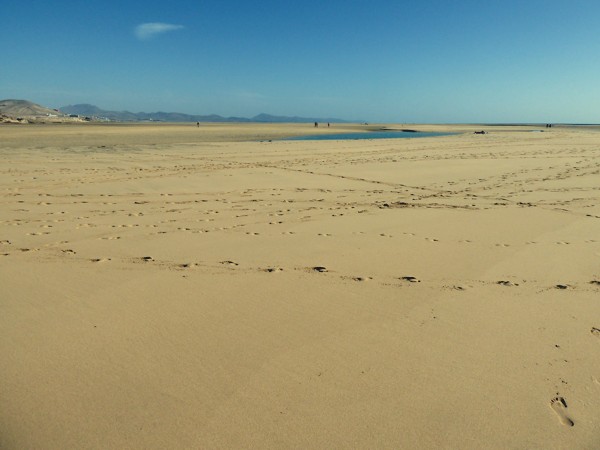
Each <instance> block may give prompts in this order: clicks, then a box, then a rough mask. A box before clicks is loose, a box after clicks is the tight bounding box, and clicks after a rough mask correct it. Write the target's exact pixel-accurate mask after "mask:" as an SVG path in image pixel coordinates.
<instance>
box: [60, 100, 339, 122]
mask: <svg viewBox="0 0 600 450" xmlns="http://www.w3.org/2000/svg"><path fill="white" fill-rule="evenodd" d="M59 110H60V111H61V112H62V113H64V114H77V115H79V116H86V117H92V118H105V119H109V120H115V121H119V122H131V121H134V122H135V121H159V122H271V123H273V122H278V123H306V122H331V123H343V122H349V121H347V120H342V119H336V118H323V117H297V116H293V117H289V116H274V115H271V114H265V113H262V114H258V115H256V116H254V117H251V118H247V117H223V116H219V115H217V114H210V115H195V114H184V113H178V112H163V111H157V112H152V113H146V112H137V113H133V112H130V111H109V110H105V109H101V108H98V107H97V106H94V105H90V104H86V103H84V104H78V105H67V106H61V107H60V108H59Z"/></svg>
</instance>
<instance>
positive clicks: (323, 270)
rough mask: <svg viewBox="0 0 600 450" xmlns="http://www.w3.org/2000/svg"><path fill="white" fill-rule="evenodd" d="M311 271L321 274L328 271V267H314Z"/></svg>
mask: <svg viewBox="0 0 600 450" xmlns="http://www.w3.org/2000/svg"><path fill="white" fill-rule="evenodd" d="M311 270H313V271H314V272H320V273H323V272H327V271H328V270H327V267H323V266H314V267H311Z"/></svg>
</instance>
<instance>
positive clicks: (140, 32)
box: [134, 22, 184, 41]
mask: <svg viewBox="0 0 600 450" xmlns="http://www.w3.org/2000/svg"><path fill="white" fill-rule="evenodd" d="M182 28H184V27H183V25H173V24H171V23H160V22H151V23H142V24H140V25H138V26H137V27H135V30H134V34H135V36H136V37H137V38H138V39H140V40H142V41H145V40H148V39H152V38H153V37H155V36H157V35H159V34H163V33H167V32H168V31H176V30H181V29H182Z"/></svg>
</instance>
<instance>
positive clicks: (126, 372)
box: [0, 124, 600, 448]
mask: <svg viewBox="0 0 600 450" xmlns="http://www.w3.org/2000/svg"><path fill="white" fill-rule="evenodd" d="M345 127H346V128H348V129H357V130H360V131H362V130H363V128H364V127H362V126H352V125H349V126H345ZM340 128H341V126H339V127H338V126H336V127H332V128H331V131H332V132H338V131H339V130H340ZM419 129H422V130H423V131H463V132H465V134H459V135H454V136H448V137H438V138H423V139H401V140H381V141H336V142H331V141H327V142H323V141H321V142H318V141H299V142H292V141H280V142H275V141H273V142H268V140H269V139H274V138H278V137H284V136H289V135H294V134H298V133H300V132H302V133H314V132H315V129H314V128H312V127H307V126H306V125H232V124H222V125H215V124H202V126H201V127H200V128H196V127H195V126H190V125H159V126H151V125H138V126H133V125H129V126H126V125H119V126H111V125H88V126H73V125H69V126H66V125H64V126H62V125H61V126H50V125H47V126H28V127H24V126H20V127H17V126H14V127H13V126H7V127H1V128H0V142H2V145H1V147H0V155H1V157H2V160H1V161H2V162H1V163H0V164H1V165H0V201H1V206H0V299H1V300H0V308H1V314H0V357H1V358H2V364H0V378H1V379H2V380H3V382H2V386H1V387H0V389H1V391H0V398H1V402H2V408H1V409H0V427H1V430H2V432H1V433H0V447H2V448H192V447H193V448H251V447H252V448H341V447H353V448H378V447H379V448H597V446H598V444H599V443H600V301H599V300H600V264H599V263H600V187H599V184H598V179H599V176H598V175H599V173H600V159H599V157H598V149H599V148H600V134H598V132H596V131H593V130H592V131H590V130H581V129H561V128H553V129H552V130H550V131H545V132H544V133H532V132H530V130H531V129H530V128H526V127H514V128H511V129H510V132H506V131H508V129H507V128H502V129H501V130H500V129H498V128H493V127H490V128H489V129H488V130H489V131H490V133H489V134H486V135H473V134H472V132H473V131H474V130H479V129H483V127H481V126H475V127H469V126H421V127H420V128H419ZM319 130H321V128H320V129H319ZM344 131H346V130H344ZM323 132H328V131H323ZM261 139H263V140H267V141H266V142H251V141H256V140H261Z"/></svg>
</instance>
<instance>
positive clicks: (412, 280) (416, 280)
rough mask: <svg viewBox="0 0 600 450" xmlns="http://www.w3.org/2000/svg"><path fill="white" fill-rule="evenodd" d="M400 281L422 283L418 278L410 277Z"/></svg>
mask: <svg viewBox="0 0 600 450" xmlns="http://www.w3.org/2000/svg"><path fill="white" fill-rule="evenodd" d="M400 279H401V280H404V281H408V282H409V283H420V282H421V280H419V279H418V278H417V277H413V276H410V275H407V276H404V277H400Z"/></svg>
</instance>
